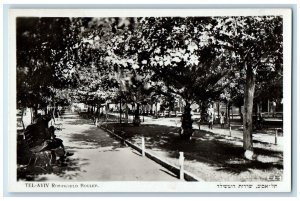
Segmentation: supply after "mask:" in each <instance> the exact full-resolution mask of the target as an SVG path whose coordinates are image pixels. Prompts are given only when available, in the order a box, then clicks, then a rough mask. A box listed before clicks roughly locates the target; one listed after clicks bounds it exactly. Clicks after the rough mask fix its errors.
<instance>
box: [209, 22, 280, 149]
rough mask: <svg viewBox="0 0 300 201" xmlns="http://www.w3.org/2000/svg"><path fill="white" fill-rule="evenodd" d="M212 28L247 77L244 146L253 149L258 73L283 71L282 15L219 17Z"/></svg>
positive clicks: (218, 41) (217, 41)
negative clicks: (253, 119)
mask: <svg viewBox="0 0 300 201" xmlns="http://www.w3.org/2000/svg"><path fill="white" fill-rule="evenodd" d="M216 21H217V23H218V24H219V25H217V26H216V27H214V29H212V34H213V35H215V38H216V46H218V47H221V48H225V49H227V50H228V51H230V52H231V54H232V57H233V58H234V59H235V62H234V64H235V67H236V69H237V70H239V71H240V72H241V75H242V77H243V78H244V82H245V85H244V117H243V127H244V130H243V139H244V140H243V141H244V143H243V146H244V149H245V150H246V151H250V152H253V142H252V129H253V127H252V113H253V99H254V93H255V85H256V81H257V77H258V76H259V74H260V73H261V72H262V71H268V72H272V71H273V72H276V73H279V72H281V71H282V42H283V40H282V18H281V17H279V16H262V17H260V16H253V17H219V18H216Z"/></svg>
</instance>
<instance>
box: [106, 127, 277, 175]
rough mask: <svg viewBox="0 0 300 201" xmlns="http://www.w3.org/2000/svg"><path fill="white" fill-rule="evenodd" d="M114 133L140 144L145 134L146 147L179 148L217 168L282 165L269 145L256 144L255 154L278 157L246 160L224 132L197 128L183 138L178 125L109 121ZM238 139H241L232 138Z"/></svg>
mask: <svg viewBox="0 0 300 201" xmlns="http://www.w3.org/2000/svg"><path fill="white" fill-rule="evenodd" d="M108 128H109V129H110V130H111V129H113V128H114V130H115V133H116V134H118V135H120V136H122V137H124V138H125V139H128V140H130V141H133V142H135V143H136V144H139V143H140V141H141V136H144V137H145V141H146V148H147V149H153V150H157V149H159V150H161V151H165V152H167V153H168V156H169V157H171V158H178V157H179V155H178V153H179V151H183V152H184V155H185V158H186V159H187V160H190V161H198V162H203V163H206V164H209V165H210V166H214V167H216V169H217V170H219V171H226V172H230V173H232V174H239V173H241V172H245V171H249V169H259V170H268V169H272V168H278V169H282V168H283V165H282V152H279V151H272V150H270V149H267V148H266V149H264V148H255V149H254V152H255V153H256V154H257V155H262V156H266V157H273V158H277V159H278V160H277V162H260V161H249V160H245V159H244V150H243V147H242V146H239V145H236V144H234V143H232V142H230V139H228V138H226V136H220V135H216V134H214V133H212V132H208V131H200V132H198V133H197V134H196V135H195V136H194V138H193V139H192V140H189V141H185V140H182V139H181V138H180V137H179V134H178V128H177V127H169V126H162V125H141V126H139V127H134V126H132V125H130V124H119V123H112V124H108ZM231 140H234V141H240V142H241V140H240V139H231Z"/></svg>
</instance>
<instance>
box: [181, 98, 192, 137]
mask: <svg viewBox="0 0 300 201" xmlns="http://www.w3.org/2000/svg"><path fill="white" fill-rule="evenodd" d="M193 132H194V131H193V121H192V115H191V104H190V103H186V105H185V107H184V111H183V114H182V121H181V130H180V136H181V138H182V139H190V137H191V136H192V135H193Z"/></svg>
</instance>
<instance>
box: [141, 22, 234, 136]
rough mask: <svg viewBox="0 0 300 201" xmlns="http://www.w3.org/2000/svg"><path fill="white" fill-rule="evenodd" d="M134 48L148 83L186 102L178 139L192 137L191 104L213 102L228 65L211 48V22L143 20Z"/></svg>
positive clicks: (220, 53) (221, 86)
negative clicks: (209, 33) (148, 72)
mask: <svg viewBox="0 0 300 201" xmlns="http://www.w3.org/2000/svg"><path fill="white" fill-rule="evenodd" d="M139 21H140V26H139V30H140V31H139V32H140V33H141V34H140V36H139V38H140V40H139V44H138V45H137V48H138V49H139V52H138V61H139V66H140V69H141V70H143V71H147V70H148V71H151V72H152V76H151V80H152V81H153V82H155V83H157V86H158V87H157V88H160V91H161V93H162V94H165V95H168V94H173V95H174V96H179V97H181V98H182V99H183V100H184V102H185V107H184V113H183V115H182V125H181V136H182V138H184V139H189V138H190V136H191V135H192V133H193V129H192V119H191V108H190V106H191V104H193V103H194V102H197V103H198V102H199V100H208V99H210V98H215V97H216V96H218V95H219V94H220V92H221V91H222V90H223V89H224V87H225V85H224V84H223V83H222V78H223V77H224V76H226V74H227V73H228V71H227V70H226V69H229V62H228V60H225V59H224V57H223V55H224V53H223V52H221V51H219V50H218V49H216V48H213V47H212V45H211V43H212V41H211V40H210V38H208V37H207V33H206V31H207V30H208V28H209V27H210V26H212V23H213V22H214V21H213V20H212V19H211V18H205V17H203V18H176V17H174V18H173V17H161V18H142V19H139Z"/></svg>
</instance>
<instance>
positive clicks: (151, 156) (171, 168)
mask: <svg viewBox="0 0 300 201" xmlns="http://www.w3.org/2000/svg"><path fill="white" fill-rule="evenodd" d="M98 127H100V128H101V129H102V130H104V131H105V132H107V133H109V134H110V135H112V136H113V137H115V138H117V139H118V140H120V141H121V142H123V143H125V144H127V145H128V146H130V147H131V148H133V149H135V150H137V151H138V152H140V153H142V149H141V148H140V147H139V146H137V145H135V144H133V143H131V142H130V141H128V140H125V139H124V138H122V137H121V136H119V135H117V134H115V133H114V132H113V131H111V130H109V129H108V128H105V127H104V126H102V125H100V126H98ZM145 156H146V157H147V158H149V159H151V160H153V161H154V162H156V163H158V164H160V165H161V166H163V167H164V168H166V169H168V170H169V171H171V172H173V173H174V174H175V175H177V176H178V178H179V174H180V169H179V167H177V166H175V165H172V164H170V163H168V162H167V161H165V160H164V159H162V158H160V157H158V156H156V155H154V154H153V153H150V152H149V151H147V150H145ZM184 179H185V180H186V181H203V179H200V178H199V177H197V176H196V175H194V174H192V173H190V172H188V171H186V170H185V171H184Z"/></svg>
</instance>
